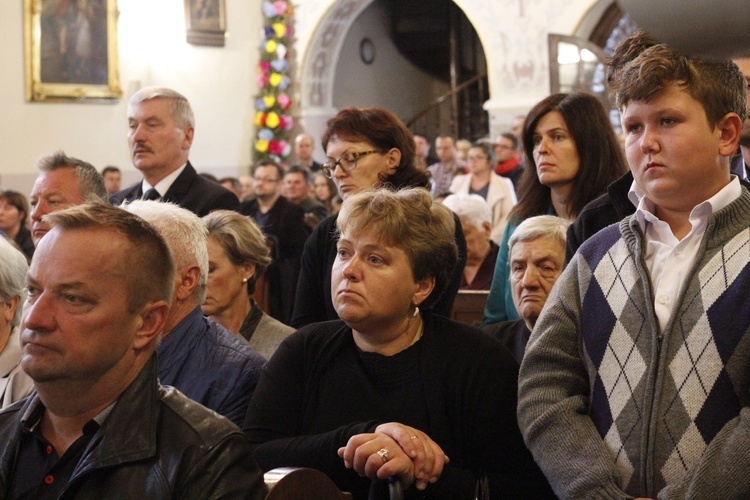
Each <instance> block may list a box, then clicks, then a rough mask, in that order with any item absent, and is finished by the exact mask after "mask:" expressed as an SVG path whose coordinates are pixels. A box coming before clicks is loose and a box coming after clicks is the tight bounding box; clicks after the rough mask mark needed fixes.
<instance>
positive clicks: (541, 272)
mask: <svg viewBox="0 0 750 500" xmlns="http://www.w3.org/2000/svg"><path fill="white" fill-rule="evenodd" d="M569 225H570V222H569V221H567V220H565V219H561V218H560V217H555V216H554V215H539V216H536V217H530V218H528V219H526V220H524V221H523V222H522V223H521V224H519V225H518V227H517V228H516V230H515V231H514V232H513V236H511V238H510V240H509V241H508V249H509V254H508V255H509V257H508V261H509V262H510V291H511V296H512V297H513V304H514V305H515V306H516V310H517V311H518V314H520V315H521V318H520V319H516V320H510V321H503V322H500V323H496V324H494V325H488V326H486V327H485V330H486V331H488V332H490V333H492V334H493V335H494V336H495V337H496V338H497V339H498V340H500V342H502V343H503V344H505V346H506V347H507V348H508V349H510V352H511V353H513V356H514V357H515V358H516V360H517V361H518V362H519V363H520V362H521V360H522V359H523V354H524V351H525V350H526V343H527V342H528V340H529V336H531V330H533V328H534V325H535V324H536V320H537V318H539V314H541V312H542V308H544V304H545V303H546V302H547V297H548V296H549V293H550V291H551V290H552V287H553V286H554V284H555V282H556V281H557V278H559V277H560V274H561V273H562V271H563V267H564V264H565V238H566V236H567V231H568V226H569Z"/></svg>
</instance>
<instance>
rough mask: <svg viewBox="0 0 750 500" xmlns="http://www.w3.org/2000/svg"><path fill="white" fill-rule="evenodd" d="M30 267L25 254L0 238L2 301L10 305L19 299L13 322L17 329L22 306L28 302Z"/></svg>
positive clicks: (0, 291) (0, 295)
mask: <svg viewBox="0 0 750 500" xmlns="http://www.w3.org/2000/svg"><path fill="white" fill-rule="evenodd" d="M28 270H29V265H28V263H27V262H26V257H24V255H23V253H21V252H20V251H19V250H17V249H16V248H15V247H14V246H13V245H12V244H11V243H10V242H9V241H8V240H6V239H5V238H3V237H2V236H0V301H2V302H4V303H6V304H7V303H8V302H10V301H11V300H13V299H14V298H15V297H18V306H17V307H16V313H15V316H13V321H12V322H11V325H10V326H11V328H15V327H16V326H18V324H19V323H20V322H21V309H22V307H21V305H22V304H23V302H24V301H25V300H26V292H25V291H24V288H25V286H24V285H25V281H26V272H27V271H28Z"/></svg>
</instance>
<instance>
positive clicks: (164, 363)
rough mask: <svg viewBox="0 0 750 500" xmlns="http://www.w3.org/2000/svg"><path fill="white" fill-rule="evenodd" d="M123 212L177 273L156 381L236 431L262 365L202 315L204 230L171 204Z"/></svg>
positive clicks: (139, 204)
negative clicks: (141, 224)
mask: <svg viewBox="0 0 750 500" xmlns="http://www.w3.org/2000/svg"><path fill="white" fill-rule="evenodd" d="M125 209H126V210H128V211H129V212H132V213H134V214H136V215H138V216H140V217H141V218H143V219H145V220H146V221H147V222H148V223H150V224H151V225H152V226H153V227H154V228H155V229H156V230H157V231H158V232H159V233H160V234H161V235H162V237H163V238H164V239H165V241H166V242H167V246H168V247H169V250H170V252H171V254H172V257H173V258H174V261H175V265H176V268H177V276H176V279H175V289H174V296H173V297H172V304H171V307H170V310H169V316H167V320H166V323H165V325H164V334H163V335H164V338H163V339H162V341H161V343H160V344H159V346H158V347H157V349H156V354H157V359H158V364H159V380H160V381H161V382H162V383H163V384H165V385H171V386H173V387H176V388H177V389H179V390H180V391H181V392H182V393H184V394H185V395H186V396H187V397H189V398H190V399H192V400H194V401H197V402H199V403H201V404H202V405H203V406H206V407H207V408H210V409H212V410H214V411H216V412H217V413H219V414H221V415H224V416H225V417H227V418H228V419H230V420H231V421H233V422H235V423H236V424H237V425H241V424H242V421H243V419H244V418H245V412H246V410H247V405H248V403H249V402H250V397H251V396H252V395H253V391H254V390H255V386H256V385H257V384H258V379H259V378H260V373H261V369H262V368H263V365H264V364H265V360H264V359H263V357H262V356H261V355H260V354H258V353H257V352H256V351H255V350H253V348H252V347H250V345H249V344H248V343H247V342H245V340H244V339H242V338H240V337H238V336H237V335H234V334H233V333H232V332H230V331H229V330H227V329H226V328H224V327H223V326H221V325H219V324H218V323H216V322H214V321H211V320H210V319H208V318H206V317H205V316H203V313H202V312H201V304H203V301H204V299H205V297H206V281H207V279H208V247H207V244H208V243H207V241H208V229H206V226H205V225H204V224H203V221H201V219H199V218H198V217H197V216H196V215H195V214H193V213H191V212H190V211H189V210H186V209H184V208H180V207H178V206H176V205H174V204H172V203H158V202H155V201H147V200H136V201H134V202H132V203H129V204H127V205H126V206H125Z"/></svg>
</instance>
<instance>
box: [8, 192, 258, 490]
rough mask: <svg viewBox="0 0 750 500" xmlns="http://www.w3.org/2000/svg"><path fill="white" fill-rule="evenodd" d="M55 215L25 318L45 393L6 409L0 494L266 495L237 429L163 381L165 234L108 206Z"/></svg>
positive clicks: (26, 340) (170, 272)
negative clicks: (159, 359) (159, 351)
mask: <svg viewBox="0 0 750 500" xmlns="http://www.w3.org/2000/svg"><path fill="white" fill-rule="evenodd" d="M49 222H50V224H51V225H52V226H53V227H52V230H51V231H50V232H49V233H48V234H47V235H46V236H45V237H44V238H43V239H42V241H41V242H40V244H39V246H38V248H37V252H36V254H35V257H34V261H33V263H32V265H31V268H30V269H29V273H28V277H27V285H28V299H27V300H26V303H25V305H24V316H23V319H22V322H21V330H22V333H21V345H22V348H23V358H22V361H21V365H22V367H23V369H24V370H25V371H26V372H27V373H28V374H29V376H31V378H32V379H33V380H34V383H35V387H36V389H37V392H36V393H34V394H33V395H32V396H30V397H29V398H27V399H25V400H22V401H19V402H18V403H16V404H14V405H13V406H11V407H9V408H7V409H6V410H5V411H3V412H1V413H0V498H3V499H16V498H148V499H167V498H180V499H182V498H201V499H203V498H232V499H234V498H252V499H260V498H262V497H263V494H264V488H263V476H262V473H261V471H260V469H259V468H258V466H257V464H256V463H255V461H254V460H253V458H252V455H251V452H250V446H249V443H248V442H247V440H246V438H245V437H244V435H243V434H242V432H241V431H240V430H239V428H237V427H236V426H235V425H234V424H232V423H231V422H230V421H229V420H227V419H225V418H223V417H220V416H218V415H217V414H215V413H213V412H211V411H210V410H207V409H206V408H204V407H203V406H201V405H199V404H198V403H195V402H193V401H191V400H189V399H188V398H187V397H185V396H183V395H182V394H180V393H179V392H178V391H177V390H175V389H173V388H171V387H163V386H161V385H160V384H159V382H158V380H157V377H156V357H155V355H154V349H155V346H156V342H157V338H158V337H159V334H160V333H161V331H162V328H163V324H164V320H165V319H166V317H167V312H168V303H169V300H170V297H171V293H172V288H173V284H174V276H175V270H174V264H173V262H172V259H171V257H170V253H169V249H168V248H167V246H166V244H165V243H164V240H163V239H162V238H161V237H160V236H159V235H158V234H157V233H156V232H155V231H154V230H153V229H152V228H151V227H150V226H149V225H148V224H147V223H145V222H144V221H143V220H142V219H140V218H138V217H137V216H135V215H132V214H129V213H127V212H126V211H124V210H122V209H120V208H115V207H112V206H109V205H106V204H101V205H81V206H77V207H74V208H71V209H68V210H65V211H60V212H56V213H55V214H52V215H50V216H49Z"/></svg>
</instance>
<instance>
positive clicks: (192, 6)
mask: <svg viewBox="0 0 750 500" xmlns="http://www.w3.org/2000/svg"><path fill="white" fill-rule="evenodd" d="M225 8H226V6H225V3H224V0H185V28H186V32H187V41H188V43H192V44H194V45H209V46H213V47H223V46H224V37H225V35H226V12H225Z"/></svg>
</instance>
